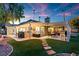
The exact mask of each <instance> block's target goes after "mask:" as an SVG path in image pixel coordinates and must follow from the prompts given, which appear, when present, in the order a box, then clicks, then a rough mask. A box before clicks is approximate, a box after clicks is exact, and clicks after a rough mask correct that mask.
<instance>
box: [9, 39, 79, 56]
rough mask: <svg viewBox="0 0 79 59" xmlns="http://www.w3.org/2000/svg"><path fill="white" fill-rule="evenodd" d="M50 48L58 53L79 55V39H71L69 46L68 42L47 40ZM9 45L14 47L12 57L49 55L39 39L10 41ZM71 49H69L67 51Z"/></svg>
mask: <svg viewBox="0 0 79 59" xmlns="http://www.w3.org/2000/svg"><path fill="white" fill-rule="evenodd" d="M46 41H47V43H48V44H49V46H51V47H52V50H55V51H56V52H57V53H64V52H69V53H72V52H74V53H76V54H79V47H78V46H79V37H71V39H70V43H69V45H68V46H67V42H64V41H59V40H53V39H46ZM9 43H10V44H11V45H12V46H13V48H14V50H13V53H12V54H11V55H13V56H46V55H47V53H46V52H45V50H44V49H43V47H42V44H41V43H42V42H41V41H40V40H39V39H33V40H27V41H21V42H18V41H15V40H10V41H9ZM68 47H69V49H67V48H68Z"/></svg>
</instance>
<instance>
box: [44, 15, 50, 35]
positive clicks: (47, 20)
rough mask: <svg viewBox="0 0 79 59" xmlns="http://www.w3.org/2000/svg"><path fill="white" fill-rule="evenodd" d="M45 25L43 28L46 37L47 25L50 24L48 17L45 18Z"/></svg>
mask: <svg viewBox="0 0 79 59" xmlns="http://www.w3.org/2000/svg"><path fill="white" fill-rule="evenodd" d="M45 23H46V26H45V35H48V28H49V26H48V24H49V23H50V17H48V16H47V17H46V18H45Z"/></svg>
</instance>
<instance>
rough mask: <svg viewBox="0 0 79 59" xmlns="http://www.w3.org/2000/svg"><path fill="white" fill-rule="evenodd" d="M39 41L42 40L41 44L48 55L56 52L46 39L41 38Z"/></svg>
mask: <svg viewBox="0 0 79 59" xmlns="http://www.w3.org/2000/svg"><path fill="white" fill-rule="evenodd" d="M41 41H42V46H43V48H44V50H45V51H46V53H47V54H48V55H53V54H55V53H56V52H55V51H54V50H52V47H50V46H49V45H48V43H47V42H46V39H41Z"/></svg>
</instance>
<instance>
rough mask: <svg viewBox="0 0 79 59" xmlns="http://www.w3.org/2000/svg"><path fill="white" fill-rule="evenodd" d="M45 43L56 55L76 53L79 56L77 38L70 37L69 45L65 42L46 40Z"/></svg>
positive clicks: (78, 39)
mask: <svg viewBox="0 0 79 59" xmlns="http://www.w3.org/2000/svg"><path fill="white" fill-rule="evenodd" d="M47 43H48V44H49V46H51V47H52V49H53V50H55V51H56V52H57V53H64V52H68V53H72V52H73V53H76V54H79V47H78V46H79V37H71V39H70V42H69V44H68V43H67V42H63V41H58V40H53V39H47Z"/></svg>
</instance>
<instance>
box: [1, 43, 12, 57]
mask: <svg viewBox="0 0 79 59" xmlns="http://www.w3.org/2000/svg"><path fill="white" fill-rule="evenodd" d="M12 52H13V47H12V46H11V45H9V44H7V45H6V46H3V45H0V56H9V55H10V54H11V53H12Z"/></svg>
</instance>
